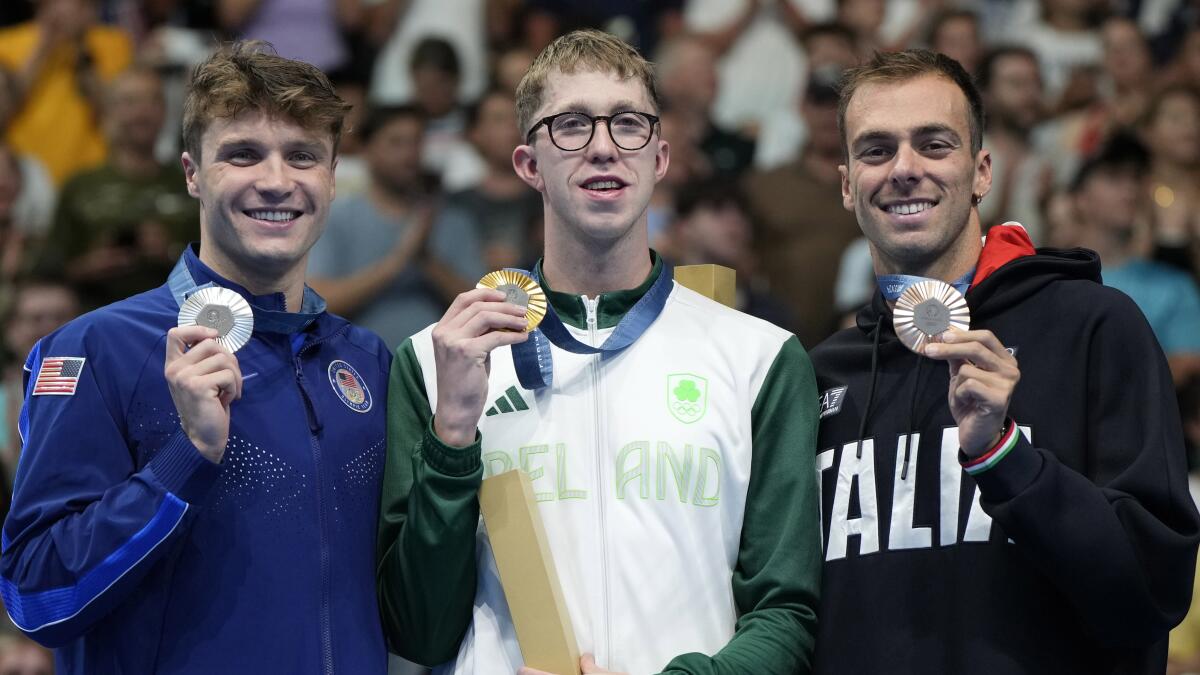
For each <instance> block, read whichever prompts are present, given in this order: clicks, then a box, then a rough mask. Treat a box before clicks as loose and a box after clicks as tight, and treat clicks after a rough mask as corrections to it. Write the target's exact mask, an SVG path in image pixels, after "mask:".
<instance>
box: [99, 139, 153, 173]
mask: <svg viewBox="0 0 1200 675" xmlns="http://www.w3.org/2000/svg"><path fill="white" fill-rule="evenodd" d="M109 162H110V163H111V164H112V166H113V168H115V169H116V170H117V171H118V172H119V173H121V174H123V175H125V176H130V177H134V178H146V177H149V176H153V175H155V174H156V173H158V172H159V170H160V169H161V168H162V167H160V166H159V164H158V160H156V159H154V149H153V148H133V147H129V146H119V145H114V146H112V152H111V153H110V155H109Z"/></svg>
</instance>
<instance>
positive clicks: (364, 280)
mask: <svg viewBox="0 0 1200 675" xmlns="http://www.w3.org/2000/svg"><path fill="white" fill-rule="evenodd" d="M424 132H425V129H424V121H423V118H422V116H421V112H420V111H419V110H417V109H416V108H413V107H411V106H402V107H391V108H379V109H376V110H373V111H371V112H370V113H368V115H367V119H366V121H365V122H364V124H363V128H362V139H363V143H364V149H365V157H366V160H367V166H368V168H369V170H370V173H371V183H370V187H368V188H367V192H366V194H365V195H361V196H353V197H350V198H349V199H344V200H342V199H339V200H337V201H336V202H334V205H333V208H332V209H331V210H330V213H329V225H328V226H327V227H326V230H325V234H324V236H322V237H321V239H320V241H318V242H317V244H316V245H315V246H314V247H313V249H312V253H311V254H310V256H309V261H308V274H309V278H310V279H309V284H310V285H311V286H312V287H313V288H314V289H316V291H317V292H318V293H320V294H321V295H322V296H324V298H325V301H326V302H327V303H328V305H329V311H330V312H333V313H335V314H341V315H343V316H346V317H348V318H351V319H352V320H354V322H355V323H357V324H358V325H360V326H363V327H365V328H368V329H370V330H373V331H375V332H376V333H378V334H379V335H380V337H382V338H383V339H384V342H386V343H387V344H388V345H389V346H391V347H395V346H396V345H398V344H400V343H401V342H402V341H403V340H404V339H405V338H407V337H408V336H410V335H412V334H413V333H416V332H417V331H419V330H421V329H422V328H424V327H425V326H428V325H429V324H431V323H434V322H436V321H437V320H438V318H439V317H441V315H442V313H443V311H445V308H446V305H448V304H449V303H450V301H451V300H452V299H453V298H454V297H455V296H456V295H457V294H458V293H460V292H462V291H464V290H466V289H468V288H471V287H472V286H474V284H475V282H476V280H478V279H479V278H480V277H481V276H483V274H484V273H485V272H486V269H485V268H484V267H483V264H482V260H481V257H480V253H479V248H478V244H477V242H476V241H475V233H474V231H473V229H472V228H471V227H470V226H469V224H468V223H465V222H464V221H463V220H462V219H453V220H447V221H442V220H441V219H439V217H438V215H439V214H438V212H437V208H436V207H435V206H434V200H435V195H434V194H433V188H432V187H431V185H432V181H431V180H430V178H429V177H428V176H426V175H425V174H423V173H422V171H421V139H422V137H423V135H424Z"/></svg>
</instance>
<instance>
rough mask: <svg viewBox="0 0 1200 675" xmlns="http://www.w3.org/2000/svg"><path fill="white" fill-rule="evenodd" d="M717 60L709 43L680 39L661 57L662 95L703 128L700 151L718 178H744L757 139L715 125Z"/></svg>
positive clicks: (659, 63) (699, 40)
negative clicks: (743, 174) (742, 175)
mask: <svg viewBox="0 0 1200 675" xmlns="http://www.w3.org/2000/svg"><path fill="white" fill-rule="evenodd" d="M716 64H717V59H716V54H715V53H714V52H713V50H712V48H711V47H709V45H708V43H706V42H705V41H704V40H702V39H700V38H698V37H695V36H681V37H677V38H675V39H673V40H671V41H670V42H668V43H667V44H666V45H664V46H663V48H662V50H661V51H660V52H659V55H658V63H657V64H656V71H657V72H656V78H657V80H658V88H659V93H660V94H661V96H662V98H663V100H664V101H665V102H666V104H667V105H668V106H670V108H671V110H672V111H673V112H675V113H677V114H679V115H681V116H683V117H687V118H689V119H688V122H689V123H690V124H692V125H695V126H696V127H697V128H699V129H701V132H700V149H701V150H702V151H703V152H704V154H705V156H706V157H707V158H708V162H709V165H710V166H711V167H712V170H713V173H714V174H716V175H718V176H725V177H731V176H738V175H741V174H742V173H743V172H744V171H745V170H746V169H747V168H749V167H750V164H751V163H752V162H753V161H754V140H753V139H751V138H747V137H745V136H743V135H741V134H739V133H737V132H734V131H729V130H726V129H722V128H720V127H718V126H717V125H716V124H714V122H713V119H712V106H713V103H714V102H715V101H716V98H717V65H716Z"/></svg>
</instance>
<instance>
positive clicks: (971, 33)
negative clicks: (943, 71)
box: [929, 8, 984, 73]
mask: <svg viewBox="0 0 1200 675" xmlns="http://www.w3.org/2000/svg"><path fill="white" fill-rule="evenodd" d="M929 48H930V49H932V50H933V51H935V52H941V53H943V54H945V55H946V56H949V57H950V58H952V59H954V60H955V61H958V62H959V64H961V65H962V67H963V69H964V70H966V71H967V72H968V73H974V72H978V71H979V61H980V59H981V58H983V49H984V42H983V36H982V35H981V34H980V31H979V15H978V14H976V13H975V12H973V11H971V10H969V9H958V8H952V9H944V10H942V11H940V12H938V13H937V14H936V15H935V16H934V18H933V20H932V21H931V22H930V24H929Z"/></svg>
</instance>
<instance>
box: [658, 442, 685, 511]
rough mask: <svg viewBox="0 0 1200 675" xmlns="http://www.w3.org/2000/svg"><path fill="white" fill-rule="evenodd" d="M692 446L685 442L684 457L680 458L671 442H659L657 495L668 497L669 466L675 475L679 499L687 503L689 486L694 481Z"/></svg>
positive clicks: (660, 497)
mask: <svg viewBox="0 0 1200 675" xmlns="http://www.w3.org/2000/svg"><path fill="white" fill-rule="evenodd" d="M692 453H693V449H692V446H691V445H690V444H688V443H684V444H683V458H682V459H680V458H679V456H678V455H676V454H675V449H674V448H672V447H671V444H670V443H667V442H665V441H659V442H658V452H657V454H658V471H657V472H656V477H657V479H658V481H657V482H658V492H657V497H658V498H659V499H660V500H662V499H666V497H667V467H668V466H669V467H670V470H671V475H672V476H674V477H675V489H676V491H678V492H679V501H680V502H682V503H684V504H686V503H687V501H688V495H687V493H688V486H689V485H690V484H691V482H692Z"/></svg>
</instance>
